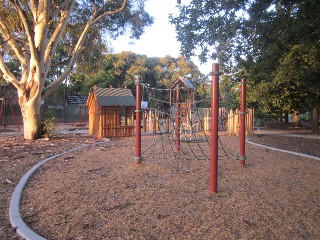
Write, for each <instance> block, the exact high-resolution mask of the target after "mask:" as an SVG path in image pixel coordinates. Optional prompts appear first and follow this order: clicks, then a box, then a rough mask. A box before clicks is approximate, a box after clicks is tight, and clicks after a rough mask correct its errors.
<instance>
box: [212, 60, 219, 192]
mask: <svg viewBox="0 0 320 240" xmlns="http://www.w3.org/2000/svg"><path fill="white" fill-rule="evenodd" d="M219 74H220V72H219V64H218V63H214V64H212V83H211V139H210V192H215V193H216V192H217V188H218V123H219Z"/></svg>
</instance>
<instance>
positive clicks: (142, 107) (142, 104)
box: [141, 101, 148, 109]
mask: <svg viewBox="0 0 320 240" xmlns="http://www.w3.org/2000/svg"><path fill="white" fill-rule="evenodd" d="M146 108H148V102H146V101H142V102H141V109H146Z"/></svg>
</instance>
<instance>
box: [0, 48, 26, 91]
mask: <svg viewBox="0 0 320 240" xmlns="http://www.w3.org/2000/svg"><path fill="white" fill-rule="evenodd" d="M0 70H1V72H2V73H3V78H4V79H5V80H6V81H7V82H10V83H12V84H13V85H14V86H15V87H16V88H17V89H19V90H22V88H21V85H20V83H19V81H18V80H17V79H16V77H15V76H14V75H13V74H12V72H11V71H10V70H9V69H8V67H7V65H6V64H5V62H4V60H3V57H2V56H1V54H0Z"/></svg>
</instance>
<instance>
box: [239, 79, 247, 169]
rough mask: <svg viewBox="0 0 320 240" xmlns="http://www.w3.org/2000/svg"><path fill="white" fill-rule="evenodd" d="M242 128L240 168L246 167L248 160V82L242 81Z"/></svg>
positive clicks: (240, 131) (240, 133)
mask: <svg viewBox="0 0 320 240" xmlns="http://www.w3.org/2000/svg"><path fill="white" fill-rule="evenodd" d="M239 114H240V126H239V128H240V129H239V136H240V156H239V161H240V166H242V167H244V166H245V160H246V147H245V139H246V127H245V126H246V80H245V79H242V80H241V104H240V113H239Z"/></svg>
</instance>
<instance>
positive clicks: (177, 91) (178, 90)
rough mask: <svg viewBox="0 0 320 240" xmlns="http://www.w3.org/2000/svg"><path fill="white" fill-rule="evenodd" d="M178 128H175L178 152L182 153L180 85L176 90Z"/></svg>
mask: <svg viewBox="0 0 320 240" xmlns="http://www.w3.org/2000/svg"><path fill="white" fill-rule="evenodd" d="M176 95H177V96H176V126H175V135H176V151H177V152H179V151H180V89H179V85H178V86H177V89H176Z"/></svg>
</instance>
